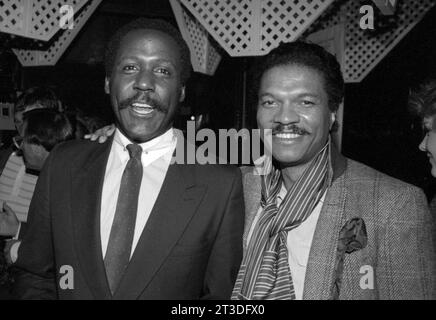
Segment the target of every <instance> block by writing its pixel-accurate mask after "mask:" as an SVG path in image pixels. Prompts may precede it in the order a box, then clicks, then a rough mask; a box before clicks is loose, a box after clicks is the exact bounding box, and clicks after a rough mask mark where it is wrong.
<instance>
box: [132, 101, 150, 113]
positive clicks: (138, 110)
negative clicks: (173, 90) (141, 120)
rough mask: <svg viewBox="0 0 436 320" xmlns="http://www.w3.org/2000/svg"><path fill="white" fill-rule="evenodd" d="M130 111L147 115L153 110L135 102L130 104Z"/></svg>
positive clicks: (148, 106)
mask: <svg viewBox="0 0 436 320" xmlns="http://www.w3.org/2000/svg"><path fill="white" fill-rule="evenodd" d="M131 107H132V110H133V111H134V112H135V113H137V114H139V115H149V114H151V113H152V112H153V111H154V110H155V108H154V107H152V106H150V105H149V104H146V103H140V102H135V103H132V104H131Z"/></svg>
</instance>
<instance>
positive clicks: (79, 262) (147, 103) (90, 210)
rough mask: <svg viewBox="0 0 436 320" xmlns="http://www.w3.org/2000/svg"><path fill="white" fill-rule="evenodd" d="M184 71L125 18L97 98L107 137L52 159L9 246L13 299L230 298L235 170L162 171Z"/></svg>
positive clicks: (174, 46)
mask: <svg viewBox="0 0 436 320" xmlns="http://www.w3.org/2000/svg"><path fill="white" fill-rule="evenodd" d="M190 68H191V66H190V55H189V49H188V48H187V46H186V44H185V42H184V41H183V39H182V38H181V36H180V34H179V32H178V31H177V30H176V29H174V28H173V27H172V26H171V25H169V24H167V23H165V22H163V21H159V20H146V19H140V20H136V21H134V22H132V23H130V24H128V25H126V26H124V27H122V28H121V29H120V30H119V31H118V32H117V33H116V34H115V35H114V36H113V37H112V39H111V41H110V42H109V45H108V49H107V54H106V80H105V90H106V92H107V93H108V94H110V98H111V103H112V107H113V110H114V113H115V115H116V119H117V129H116V132H115V134H114V136H113V137H112V138H111V139H108V141H106V143H103V144H96V143H93V142H90V141H74V142H71V143H66V144H63V145H61V146H60V147H58V148H55V149H54V150H53V151H52V152H51V154H50V156H49V158H48V159H47V162H46V164H45V168H44V170H43V171H42V173H41V175H40V177H39V180H38V184H37V186H36V190H35V194H34V197H33V199H32V203H31V206H30V211H29V220H28V222H29V228H28V231H27V232H26V235H25V237H24V239H23V241H22V243H21V245H20V246H19V248H18V259H17V261H16V262H15V266H16V267H18V268H20V269H21V270H23V271H24V273H23V276H22V277H20V279H18V281H17V287H16V289H17V292H18V293H19V297H21V298H56V297H58V298H60V299H200V298H203V299H207V298H209V299H210V298H212V299H213V298H216V299H227V298H230V295H231V291H232V287H233V284H234V280H235V278H236V274H237V271H238V267H239V264H240V261H241V258H242V233H243V227H244V226H243V224H244V205H243V198H242V184H241V175H240V173H239V170H238V169H237V168H233V167H230V166H229V167H224V166H218V165H198V164H193V165H187V164H179V163H171V158H172V156H173V154H174V151H175V148H176V144H177V145H180V142H181V141H180V137H179V138H178V137H177V136H176V134H175V132H174V129H173V128H172V123H173V118H174V115H175V113H176V109H177V105H178V104H179V102H181V101H182V100H183V98H184V91H185V87H184V84H185V82H186V80H187V79H188V77H189V72H190ZM178 139H179V141H177V140H178ZM182 144H183V143H182Z"/></svg>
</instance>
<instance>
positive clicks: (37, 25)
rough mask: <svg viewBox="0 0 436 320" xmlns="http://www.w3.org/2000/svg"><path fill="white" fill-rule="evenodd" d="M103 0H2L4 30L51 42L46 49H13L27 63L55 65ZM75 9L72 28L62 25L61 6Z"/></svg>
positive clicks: (0, 13)
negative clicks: (62, 27)
mask: <svg viewBox="0 0 436 320" xmlns="http://www.w3.org/2000/svg"><path fill="white" fill-rule="evenodd" d="M101 1H102V0H71V1H70V0H45V1H42V0H15V1H14V0H0V17H1V19H0V31H1V32H7V33H10V34H14V35H19V36H23V37H28V38H33V39H35V40H43V41H48V40H50V39H52V38H53V39H54V40H53V39H52V40H51V41H50V42H49V46H48V47H47V48H46V49H45V50H26V49H18V48H15V49H13V51H14V53H15V55H16V56H17V58H18V60H19V61H20V63H21V64H22V65H23V66H26V67H27V66H43V65H54V64H56V62H57V61H58V60H59V58H60V57H61V55H62V54H63V53H64V51H65V50H66V49H67V47H68V46H69V45H70V43H71V42H72V41H73V39H74V37H75V36H76V35H77V33H78V32H79V31H80V29H81V28H82V27H83V25H84V24H85V23H86V21H87V20H88V18H89V17H90V16H91V14H92V13H93V12H94V10H95V9H96V8H97V6H98V5H99V4H100V2H101ZM65 4H67V5H70V6H71V7H72V8H73V10H74V13H75V15H74V26H73V28H72V29H65V30H63V29H61V24H60V19H61V16H62V14H61V12H60V8H61V7H62V6H63V5H65Z"/></svg>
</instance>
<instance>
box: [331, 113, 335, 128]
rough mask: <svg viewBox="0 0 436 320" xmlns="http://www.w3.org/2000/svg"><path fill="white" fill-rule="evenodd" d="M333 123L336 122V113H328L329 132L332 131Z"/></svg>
mask: <svg viewBox="0 0 436 320" xmlns="http://www.w3.org/2000/svg"><path fill="white" fill-rule="evenodd" d="M335 122H336V111H335V112H331V113H330V130H332V128H333V126H334V124H335Z"/></svg>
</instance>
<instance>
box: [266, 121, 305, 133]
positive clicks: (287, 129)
mask: <svg viewBox="0 0 436 320" xmlns="http://www.w3.org/2000/svg"><path fill="white" fill-rule="evenodd" d="M278 133H294V134H299V135H304V134H310V132H309V131H307V130H306V129H303V128H300V127H298V126H297V125H296V124H290V125H282V124H279V125H278V126H277V127H275V128H273V130H272V134H273V135H274V134H278Z"/></svg>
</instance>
